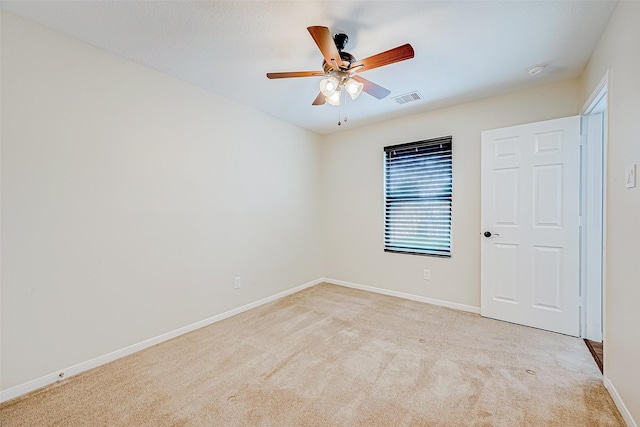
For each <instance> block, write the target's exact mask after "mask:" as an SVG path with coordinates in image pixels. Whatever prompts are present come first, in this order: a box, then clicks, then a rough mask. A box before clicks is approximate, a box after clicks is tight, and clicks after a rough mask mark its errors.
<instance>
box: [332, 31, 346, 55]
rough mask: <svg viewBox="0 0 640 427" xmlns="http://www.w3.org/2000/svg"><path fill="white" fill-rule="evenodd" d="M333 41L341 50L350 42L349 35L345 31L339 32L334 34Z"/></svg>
mask: <svg viewBox="0 0 640 427" xmlns="http://www.w3.org/2000/svg"><path fill="white" fill-rule="evenodd" d="M333 42H334V43H335V44H336V47H337V48H338V51H339V52H342V49H344V47H345V46H346V45H347V43H349V36H347V35H346V34H344V33H338V34H334V35H333Z"/></svg>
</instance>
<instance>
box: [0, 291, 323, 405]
mask: <svg viewBox="0 0 640 427" xmlns="http://www.w3.org/2000/svg"><path fill="white" fill-rule="evenodd" d="M323 281H324V279H316V280H312V281H311V282H307V283H305V284H303V285H300V286H296V287H294V288H291V289H288V290H286V291H283V292H280V293H277V294H275V295H272V296H270V297H267V298H263V299H261V300H258V301H255V302H252V303H249V304H246V305H243V306H241V307H238V308H234V309H233V310H229V311H226V312H224V313H220V314H218V315H216V316H213V317H209V318H208V319H204V320H201V321H199V322H196V323H192V324H191V325H187V326H184V327H182V328H179V329H176V330H174V331H171V332H167V333H165V334H162V335H158V336H157V337H154V338H150V339H148V340H145V341H142V342H139V343H137V344H133V345H130V346H128V347H125V348H122V349H120V350H116V351H113V352H111V353H108V354H105V355H103V356H98V357H96V358H94V359H91V360H87V361H86V362H82V363H78V364H77V365H73V366H70V367H68V368H64V369H60V370H59V371H56V372H52V373H50V374H48V375H45V376H43V377H40V378H36V379H34V380H31V381H29V382H26V383H24V384H19V385H17V386H14V387H11V388H8V389H6V390H2V391H0V402H5V401H7V400H10V399H14V398H16V397H19V396H22V395H24V394H26V393H29V392H32V391H34V390H37V389H39V388H42V387H44V386H47V385H49V384H53V383H55V382H56V381H60V380H61V379H63V378H64V379H66V378H69V377H71V376H73V375H77V374H79V373H81V372H84V371H88V370H89V369H93V368H96V367H98V366H100V365H104V364H105V363H109V362H112V361H114V360H116V359H120V358H121V357H124V356H128V355H130V354H132V353H135V352H137V351H140V350H144V349H145V348H149V347H151V346H153V345H156V344H159V343H161V342H164V341H167V340H170V339H172V338H175V337H177V336H179V335H182V334H186V333H188V332H191V331H194V330H196V329H200V328H202V327H204V326H208V325H211V324H212V323H216V322H219V321H221V320H224V319H226V318H228V317H231V316H235V315H236V314H240V313H242V312H245V311H247V310H251V309H252V308H255V307H258V306H261V305H263V304H266V303H269V302H271V301H275V300H277V299H279V298H282V297H285V296H287V295H291V294H293V293H296V292H298V291H301V290H303V289H306V288H309V287H311V286H314V285H317V284H318V283H322V282H323Z"/></svg>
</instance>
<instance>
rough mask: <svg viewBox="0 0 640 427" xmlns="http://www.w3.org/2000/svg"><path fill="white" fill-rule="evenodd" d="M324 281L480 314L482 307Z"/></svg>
mask: <svg viewBox="0 0 640 427" xmlns="http://www.w3.org/2000/svg"><path fill="white" fill-rule="evenodd" d="M322 281H323V282H327V283H331V284H334V285H340V286H345V287H347V288H353V289H360V290H362V291H369V292H375V293H376V294H382V295H389V296H392V297H398V298H404V299H409V300H412V301H419V302H425V303H427V304H433V305H439V306H441V307H447V308H454V309H456V310H461V311H468V312H469V313H475V314H480V307H474V306H472V305H465V304H458V303H456V302H449V301H444V300H439V299H434V298H428V297H422V296H419V295H413V294H405V293H404V292H397V291H390V290H388V289H382V288H375V287H373V286H367V285H360V284H358V283H351V282H345V281H343V280H336V279H329V278H324V279H322Z"/></svg>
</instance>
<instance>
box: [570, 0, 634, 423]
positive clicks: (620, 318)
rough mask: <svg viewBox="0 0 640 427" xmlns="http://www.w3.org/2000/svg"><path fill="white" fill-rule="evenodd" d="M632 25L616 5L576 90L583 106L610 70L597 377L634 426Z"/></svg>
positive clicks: (627, 11) (630, 6)
mask: <svg viewBox="0 0 640 427" xmlns="http://www.w3.org/2000/svg"><path fill="white" fill-rule="evenodd" d="M638 23H640V3H637V2H627V1H624V2H620V3H619V4H618V6H617V8H616V10H615V12H614V14H613V16H612V17H611V20H610V22H609V25H608V26H607V29H606V30H605V33H604V34H603V36H602V38H601V39H600V42H599V44H598V46H597V48H596V50H595V52H594V54H593V56H592V57H591V60H590V61H589V64H588V66H587V68H586V69H585V72H584V75H583V82H582V98H583V101H584V102H586V101H587V99H588V98H589V95H590V94H591V93H592V92H593V91H594V90H595V89H596V87H597V85H598V82H599V81H600V80H601V79H602V77H603V76H604V75H605V73H606V72H607V70H609V91H608V102H609V105H608V114H609V135H608V136H609V141H608V152H607V156H608V162H607V168H608V170H607V172H608V173H607V199H608V200H607V210H606V211H607V212H606V214H607V224H606V226H607V244H606V246H607V260H606V294H605V331H604V332H605V345H604V351H605V357H604V364H605V365H604V373H605V376H606V377H607V379H608V380H609V381H610V382H611V384H612V385H613V387H614V389H615V392H617V393H618V394H619V396H620V398H621V400H622V401H623V403H624V404H625V405H626V407H627V409H628V410H629V412H630V414H631V415H632V417H633V419H634V420H635V423H636V424H638V423H640V369H638V363H639V361H640V310H639V309H638V304H640V249H639V245H640V187H638V186H637V187H636V188H633V189H626V188H625V182H624V169H625V167H626V166H628V165H631V164H633V163H635V164H637V165H638V166H640V50H639V46H640V25H638ZM638 170H639V171H640V169H638ZM637 182H638V185H640V180H639V181H637Z"/></svg>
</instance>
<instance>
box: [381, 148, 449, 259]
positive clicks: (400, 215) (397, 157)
mask: <svg viewBox="0 0 640 427" xmlns="http://www.w3.org/2000/svg"><path fill="white" fill-rule="evenodd" d="M384 153H385V175H384V176H385V185H384V187H385V222H384V250H385V251H387V252H402V253H411V254H420V255H435V256H444V257H450V256H451V202H452V163H451V158H452V156H451V137H450V136H448V137H443V138H436V139H430V140H426V141H418V142H412V143H408V144H401V145H394V146H390V147H385V148H384Z"/></svg>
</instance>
